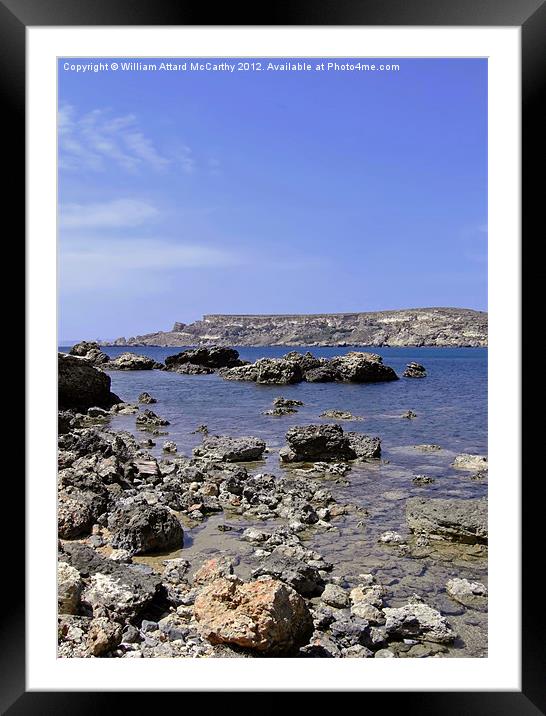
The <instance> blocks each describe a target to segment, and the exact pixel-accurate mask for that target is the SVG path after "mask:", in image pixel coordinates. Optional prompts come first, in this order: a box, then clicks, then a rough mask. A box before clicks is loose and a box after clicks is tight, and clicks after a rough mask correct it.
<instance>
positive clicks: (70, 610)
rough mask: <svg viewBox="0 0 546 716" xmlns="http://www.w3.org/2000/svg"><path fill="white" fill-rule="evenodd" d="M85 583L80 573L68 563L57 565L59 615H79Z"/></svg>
mask: <svg viewBox="0 0 546 716" xmlns="http://www.w3.org/2000/svg"><path fill="white" fill-rule="evenodd" d="M82 588H83V583H82V580H81V577H80V573H79V572H78V570H77V569H74V567H71V566H70V565H69V564H67V563H66V562H59V563H58V564H57V602H58V605H59V614H77V613H78V606H79V603H80V596H81V593H82Z"/></svg>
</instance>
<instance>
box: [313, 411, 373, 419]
mask: <svg viewBox="0 0 546 716" xmlns="http://www.w3.org/2000/svg"><path fill="white" fill-rule="evenodd" d="M320 417H321V418H332V420H364V418H363V417H361V416H360V415H353V414H352V413H350V412H349V411H347V410H325V411H324V412H323V413H321V414H320Z"/></svg>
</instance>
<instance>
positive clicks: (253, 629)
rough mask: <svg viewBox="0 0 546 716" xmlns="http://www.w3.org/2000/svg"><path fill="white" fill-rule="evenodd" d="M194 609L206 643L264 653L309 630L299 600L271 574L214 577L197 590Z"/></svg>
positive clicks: (280, 650)
mask: <svg viewBox="0 0 546 716" xmlns="http://www.w3.org/2000/svg"><path fill="white" fill-rule="evenodd" d="M194 614H195V618H196V619H197V621H198V622H199V631H200V633H201V634H202V635H203V636H204V637H205V638H206V639H207V640H208V641H210V642H211V643H212V644H220V643H224V644H236V645H238V646H240V647H243V648H247V649H253V650H256V651H258V652H262V653H266V654H277V655H278V654H286V653H291V652H293V651H294V650H296V649H297V648H298V647H299V646H301V645H302V644H304V643H305V642H306V641H307V640H308V639H309V637H310V636H311V633H312V631H313V621H312V618H311V614H310V612H309V609H308V608H307V606H306V604H305V601H304V600H303V599H302V597H300V596H299V594H297V592H295V591H294V590H293V589H292V588H291V587H289V586H287V585H286V584H283V583H282V582H279V581H277V580H264V581H254V582H248V583H244V582H241V581H240V580H237V579H235V580H233V581H231V580H227V579H217V580H216V581H214V582H212V583H211V584H210V585H208V586H207V587H205V589H204V590H203V591H202V592H201V593H200V594H199V595H198V597H197V599H196V600H195V606H194Z"/></svg>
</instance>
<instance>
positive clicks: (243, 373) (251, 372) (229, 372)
mask: <svg viewBox="0 0 546 716" xmlns="http://www.w3.org/2000/svg"><path fill="white" fill-rule="evenodd" d="M218 375H220V376H222V378H224V379H225V380H249V381H254V382H255V381H256V379H257V377H258V368H257V367H256V364H255V363H253V364H252V365H242V366H239V367H236V368H221V369H220V370H219V371H218Z"/></svg>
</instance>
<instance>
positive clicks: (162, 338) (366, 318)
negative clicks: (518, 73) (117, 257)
mask: <svg viewBox="0 0 546 716" xmlns="http://www.w3.org/2000/svg"><path fill="white" fill-rule="evenodd" d="M213 344H216V345H222V346H233V345H235V346H270V345H282V346H297V345H303V346H314V345H323V346H340V345H341V346H486V345H487V313H486V312H484V311H473V310H471V309H466V308H413V309H401V310H397V311H376V312H366V313H324V314H294V315H289V314H286V315H284V314H280V315H229V314H210V315H206V316H203V319H202V320H201V321H196V322H195V323H189V324H186V323H180V322H176V323H175V324H174V326H173V328H172V330H170V331H159V332H157V333H148V334H146V335H141V336H134V337H132V338H118V339H117V340H116V341H114V345H121V346H125V345H133V346H137V345H156V346H192V345H213Z"/></svg>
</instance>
